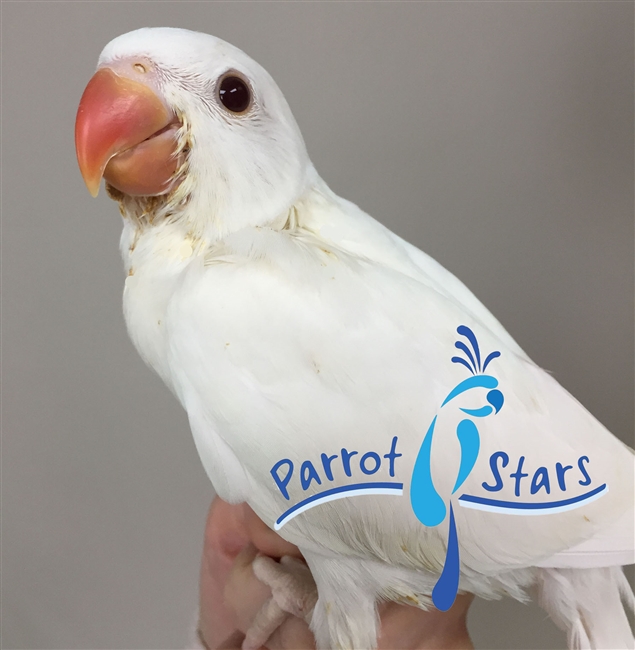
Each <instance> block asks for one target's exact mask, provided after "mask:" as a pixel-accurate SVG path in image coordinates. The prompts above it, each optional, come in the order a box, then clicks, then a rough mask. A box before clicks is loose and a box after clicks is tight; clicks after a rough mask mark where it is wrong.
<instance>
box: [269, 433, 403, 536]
mask: <svg viewBox="0 0 635 650" xmlns="http://www.w3.org/2000/svg"><path fill="white" fill-rule="evenodd" d="M397 442H398V438H397V436H394V437H393V439H392V441H391V443H390V449H389V450H388V453H385V454H381V453H377V452H374V451H368V452H366V453H365V454H363V455H361V456H360V452H359V451H357V450H350V451H349V450H348V449H347V448H346V447H342V449H340V453H339V454H333V455H332V456H329V455H328V454H325V453H323V454H320V462H319V463H313V462H311V461H310V460H305V461H304V462H303V463H302V465H301V466H300V472H299V477H298V478H296V479H295V481H294V483H295V484H296V486H297V483H298V482H299V484H300V487H301V489H302V491H303V492H306V491H307V490H308V489H309V488H310V487H311V485H312V484H313V483H315V484H316V485H328V484H331V485H333V484H334V483H336V480H335V478H334V476H333V471H334V469H335V470H337V471H338V473H339V475H341V474H342V473H344V475H345V476H347V477H349V478H353V477H356V478H362V479H363V480H362V481H360V482H357V483H351V484H349V485H340V486H337V485H335V486H334V487H331V488H327V489H326V490H322V491H320V492H317V493H316V494H312V495H311V496H308V497H306V499H302V500H301V501H299V502H298V503H296V504H295V505H293V506H291V507H290V508H288V509H287V510H285V511H284V512H283V513H282V514H281V515H280V516H279V517H278V518H277V519H276V521H275V523H274V525H273V528H274V530H280V529H281V528H282V527H283V526H284V525H285V524H286V523H287V522H289V521H291V519H293V518H294V517H297V516H298V515H299V514H301V513H303V512H306V511H307V510H310V509H311V508H315V507H316V506H319V505H320V504H322V503H326V502H328V501H335V500H336V499H344V498H345V497H354V496H359V495H361V494H392V495H397V496H402V495H403V483H397V482H396V481H395V482H393V481H373V480H369V479H368V478H367V477H369V476H372V475H373V474H376V473H377V472H378V471H379V470H380V468H381V467H382V466H383V464H386V465H387V466H388V474H389V476H390V477H391V478H393V477H394V476H395V461H396V459H397V458H400V457H401V456H402V455H403V454H400V453H398V452H397ZM354 456H357V458H355V460H352V459H353V457H354ZM270 471H271V476H272V477H273V480H274V482H275V484H276V487H277V488H278V490H280V493H281V494H282V496H283V497H284V498H285V499H286V500H287V501H290V500H291V497H290V496H289V491H288V486H289V484H290V483H291V481H292V479H293V477H294V471H295V467H294V465H293V462H292V461H291V460H290V459H289V458H283V459H282V460H279V461H278V462H277V463H276V464H275V465H274V466H273V467H272V468H271V470H270Z"/></svg>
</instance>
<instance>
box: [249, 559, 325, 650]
mask: <svg viewBox="0 0 635 650" xmlns="http://www.w3.org/2000/svg"><path fill="white" fill-rule="evenodd" d="M252 567H253V571H254V574H255V576H256V577H257V578H258V580H260V581H261V582H263V583H264V584H266V585H267V586H268V587H269V588H270V589H271V598H270V599H269V600H268V601H267V602H266V603H265V604H264V605H263V606H262V608H261V609H260V611H259V612H258V614H257V615H256V617H255V618H254V620H253V622H252V624H251V626H250V628H249V630H247V634H246V636H245V640H244V641H243V645H242V648H243V650H256V649H257V648H260V647H261V646H263V645H264V644H265V643H266V642H267V640H268V639H269V637H270V636H271V635H272V634H273V633H274V632H275V630H276V629H277V628H278V627H280V625H282V623H284V621H285V620H286V619H287V618H288V617H289V616H297V617H298V618H301V619H302V620H304V621H306V622H307V623H309V622H310V620H311V614H312V612H313V608H314V607H315V603H316V602H317V598H318V593H317V587H316V586H315V581H314V580H313V576H312V575H311V571H310V570H309V567H308V566H307V565H306V564H305V563H304V562H302V560H299V559H298V558H294V557H291V556H288V555H285V556H284V557H282V558H281V559H280V562H276V561H275V560H273V559H272V558H270V557H266V556H264V555H260V556H258V557H257V558H256V559H255V560H254V561H253V564H252Z"/></svg>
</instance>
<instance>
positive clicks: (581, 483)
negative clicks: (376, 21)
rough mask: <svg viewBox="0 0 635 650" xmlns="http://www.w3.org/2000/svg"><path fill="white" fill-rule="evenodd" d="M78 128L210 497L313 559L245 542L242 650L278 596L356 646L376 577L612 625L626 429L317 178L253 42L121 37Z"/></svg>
mask: <svg viewBox="0 0 635 650" xmlns="http://www.w3.org/2000/svg"><path fill="white" fill-rule="evenodd" d="M76 146H77V155H78V160H79V165H80V169H81V172H82V174H83V177H84V180H85V182H86V184H87V186H88V188H89V190H90V191H91V193H92V194H93V195H96V194H97V192H98V189H99V185H100V181H101V178H102V176H103V177H104V178H105V180H106V188H107V191H108V194H109V195H110V196H111V197H112V198H113V199H114V200H116V201H117V202H118V203H119V209H120V212H121V214H122V216H123V234H122V237H121V253H122V255H123V260H124V264H125V269H126V271H127V278H126V282H125V289H124V313H125V319H126V323H127V326H128V331H129V333H130V337H131V338H132V341H133V342H134V344H135V346H136V348H137V350H138V351H139V354H140V355H141V356H142V357H143V359H144V360H145V361H146V362H147V363H148V365H150V366H151V367H152V368H153V369H154V370H155V371H156V372H157V373H158V374H159V375H160V376H161V377H162V379H163V380H164V381H165V383H166V384H167V385H168V387H169V388H170V389H171V391H172V392H173V393H174V394H175V395H176V397H177V398H178V399H179V400H180V402H181V404H182V405H183V407H184V408H185V410H186V411H187V413H188V416H189V422H190V425H191V429H192V434H193V436H194V441H195V443H196V446H197V449H198V452H199V454H200V457H201V460H202V463H203V465H204V467H205V470H206V471H207V473H208V475H209V477H210V479H211V481H212V483H213V485H214V488H215V490H216V492H217V493H218V495H219V496H220V497H222V498H223V499H225V500H226V501H229V502H230V503H241V502H246V503H248V504H249V506H251V508H253V510H254V511H255V512H256V513H257V514H258V516H259V517H260V518H261V519H262V520H264V522H266V523H267V524H268V525H269V526H271V527H272V528H274V529H275V530H277V531H278V532H279V534H280V535H282V537H283V538H285V539H286V540H288V541H289V542H292V543H293V544H296V545H297V546H298V547H299V548H300V550H301V551H302V553H303V555H304V557H305V559H306V562H307V565H308V569H310V574H309V573H308V569H305V572H303V571H302V570H301V569H299V567H298V566H297V565H295V564H294V563H293V562H287V561H284V559H283V561H282V562H281V563H276V562H274V561H273V560H271V559H270V558H266V557H261V558H257V560H256V561H255V565H254V570H255V572H256V574H257V575H258V576H259V577H260V578H261V579H262V580H263V581H265V582H268V584H270V585H272V586H273V587H274V589H273V596H272V600H271V601H270V602H269V603H268V605H267V609H266V611H263V612H262V616H259V617H257V625H256V627H255V629H253V630H251V631H250V632H249V633H248V635H247V638H246V640H245V646H244V647H245V648H255V647H258V646H259V645H260V644H263V643H265V642H266V640H267V637H268V635H269V634H270V633H271V632H272V631H273V630H274V629H275V627H276V626H277V625H278V624H279V623H280V621H281V620H282V619H283V618H284V616H287V615H288V614H287V612H291V613H293V614H297V615H305V616H306V618H307V620H309V621H310V625H311V629H312V631H313V633H314V635H315V638H316V642H317V646H318V647H319V648H375V647H376V645H377V634H378V618H377V609H376V605H377V603H378V602H379V601H381V600H391V601H397V602H403V603H408V604H411V605H416V606H419V607H421V608H424V609H425V608H431V607H437V608H438V609H441V610H447V609H448V608H449V607H450V606H451V605H452V602H453V601H454V598H455V596H456V594H457V593H458V592H468V593H473V594H476V595H478V596H481V597H483V598H499V597H501V596H503V595H507V596H511V597H513V598H517V599H520V600H523V599H525V598H526V592H527V589H529V588H530V587H534V588H535V589H536V591H537V593H538V597H539V600H540V602H541V604H542V606H543V607H544V608H545V609H546V611H547V612H548V613H549V614H550V615H551V617H552V618H553V619H554V621H555V622H556V623H557V624H558V625H560V626H561V627H562V628H564V629H566V630H567V632H568V638H569V645H570V647H571V648H582V647H584V648H611V649H615V648H628V647H633V636H632V632H631V630H630V627H629V624H628V620H627V616H626V612H625V608H624V606H623V604H622V601H625V602H626V603H627V606H628V607H632V603H633V594H632V591H631V590H630V587H629V585H628V583H627V581H626V579H625V577H624V575H623V573H622V570H621V566H622V565H624V564H628V563H631V562H633V467H634V463H633V452H632V450H630V449H629V448H628V447H626V446H625V445H624V444H623V443H621V442H620V441H619V440H618V439H617V438H615V437H614V436H613V435H612V434H611V433H609V431H607V430H606V429H605V428H604V427H603V426H602V424H600V423H599V422H598V421H597V420H596V419H595V418H594V417H593V416H592V415H591V414H590V413H589V412H588V411H587V410H585V408H584V407H583V406H582V405H581V404H579V403H578V402H577V401H576V400H575V399H574V398H573V397H572V396H571V395H570V394H569V393H568V392H567V391H566V390H565V389H564V388H562V387H561V386H560V385H559V384H558V383H557V382H556V381H555V380H554V379H553V378H552V377H551V376H550V375H549V374H547V373H546V372H545V371H543V370H541V369H540V368H539V367H538V366H536V365H535V364H534V363H533V362H532V361H531V360H530V359H529V358H528V357H527V355H526V354H525V353H524V352H523V350H522V349H521V348H520V347H519V346H518V344H517V343H516V342H515V341H514V340H513V339H512V337H511V336H510V335H509V334H508V333H507V332H506V331H505V330H504V329H503V327H502V326H501V325H500V323H499V322H498V321H497V320H496V319H495V318H494V316H492V314H490V313H489V311H488V310H487V309H486V308H485V307H484V306H483V305H482V304H481V303H480V302H479V301H478V300H477V299H476V298H475V297H474V295H473V294H472V293H471V292H470V291H469V290H468V289H467V288H466V287H465V285H463V284H462V283H461V282H460V281H459V280H458V279H457V278H455V277H454V276H453V275H452V274H451V273H449V272H448V271H446V270H445V269H444V268H442V267H441V266H440V265H439V264H437V263H436V262H435V261H434V260H433V259H431V258H430V257H428V256H427V255H426V254H425V253H423V252H421V251H420V250H418V249H417V248H415V247H414V246H411V245H410V244H408V243H407V242H405V241H403V240H402V239H400V238H399V237H397V236H396V235H395V234H393V233H392V232H391V231H390V230H388V229H387V228H385V227H384V226H382V225H381V224H380V223H378V222H377V221H375V220H374V219H373V218H372V217H370V216H369V215H367V214H365V213H364V212H363V211H362V210H360V209H359V208H358V207H357V206H355V205H354V204H352V203H350V202H349V201H346V200H345V199H342V198H340V197H338V196H336V195H335V194H334V193H333V192H332V191H331V190H330V189H329V188H328V187H327V185H326V184H325V183H324V181H323V180H322V179H321V178H320V177H319V175H318V174H317V172H316V170H315V168H314V167H313V165H312V164H311V161H310V160H309V157H308V154H307V152H306V149H305V144H304V142H303V139H302V135H301V134H300V131H299V130H298V126H297V125H296V122H295V120H294V118H293V116H292V114H291V111H290V109H289V106H288V105H287V102H286V101H285V98H284V97H283V95H282V93H281V92H280V90H279V88H278V87H277V86H276V84H275V82H274V81H273V80H272V78H271V77H270V76H269V75H268V74H267V72H265V70H263V68H262V67H261V66H260V65H258V64H257V63H256V62H255V61H253V60H252V59H250V58H249V57H248V56H247V55H246V54H244V53H243V52H242V51H240V50H238V49H236V48H235V47H232V46H231V45H229V44H228V43H225V42H224V41H222V40H220V39H218V38H215V37H213V36H209V35H207V34H201V33H196V32H191V31H186V30H181V29H168V28H160V29H158V28H157V29H140V30H137V31H133V32H130V33H128V34H124V35H123V36H120V37H118V38H116V39H114V40H113V41H111V42H110V43H109V44H108V45H107V46H106V47H105V49H104V50H103V52H102V54H101V56H100V58H99V63H98V66H97V72H96V73H95V75H94V77H93V78H92V79H91V80H90V82H89V83H88V86H87V87H86V90H85V92H84V94H83V96H82V99H81V102H80V106H79V110H78V114H77V122H76ZM280 574H288V576H289V580H287V581H286V582H285V581H282V582H284V583H285V584H286V586H285V587H280V580H278V578H279V577H280ZM307 575H308V578H309V579H308V580H307ZM311 575H312V578H313V580H314V581H315V582H313V580H311V579H310V577H311ZM316 589H317V591H316V592H315V590H316ZM312 593H315V597H314V596H313V595H312Z"/></svg>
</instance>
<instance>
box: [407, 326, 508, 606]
mask: <svg viewBox="0 0 635 650" xmlns="http://www.w3.org/2000/svg"><path fill="white" fill-rule="evenodd" d="M457 332H458V334H459V335H461V336H462V337H464V338H465V339H466V340H467V342H468V343H469V344H470V347H468V345H466V343H465V342H464V341H462V340H459V341H457V342H456V343H455V347H456V348H457V349H458V350H460V351H461V352H462V353H463V354H464V356H456V357H452V359H451V361H452V363H457V364H461V365H463V366H465V367H466V368H467V369H468V370H469V371H470V373H471V377H468V378H467V379H465V380H463V381H462V382H460V383H459V384H458V385H457V386H455V387H454V388H453V389H452V390H451V391H450V393H449V394H448V396H447V397H446V398H445V400H444V401H443V403H442V404H441V408H443V407H444V406H446V405H447V404H449V403H450V402H451V401H452V400H454V399H455V398H456V397H458V396H459V395H462V394H463V393H465V392H467V391H470V390H473V389H475V388H487V389H489V392H488V393H487V395H486V399H487V402H488V403H487V404H485V405H484V406H482V407H481V408H476V409H468V408H461V409H460V410H461V411H463V412H464V413H465V414H466V415H467V416H469V418H467V417H466V418H464V419H463V420H461V421H460V422H459V424H458V425H457V427H456V436H457V438H458V441H459V444H460V448H461V459H460V464H459V469H458V473H457V476H456V480H455V482H454V487H453V489H452V493H451V494H452V495H454V494H455V493H456V491H457V490H458V489H459V488H460V487H461V486H462V485H463V483H464V482H465V480H466V479H467V477H468V476H469V475H470V472H471V471H472V469H473V468H474V465H475V463H476V459H477V458H478V453H479V449H480V435H479V431H478V427H477V426H476V424H475V423H474V420H473V419H472V418H485V417H488V416H490V415H492V414H494V415H495V414H496V413H498V412H499V411H500V410H501V408H502V406H503V403H504V401H505V399H504V397H503V393H501V391H500V390H498V380H497V379H496V378H495V377H493V376H492V375H489V374H485V371H486V370H487V367H488V366H489V364H490V362H491V361H492V360H493V359H496V358H497V357H500V355H501V353H500V352H499V351H498V350H495V351H494V352H491V353H490V354H489V355H487V357H486V358H485V360H484V361H483V362H482V363H481V351H480V348H479V345H478V341H477V339H476V336H475V335H474V332H473V331H472V330H471V329H470V328H469V327H467V326H466V325H460V326H459V327H458V328H457ZM470 348H471V349H470ZM436 423H437V416H435V417H434V419H433V420H432V422H431V424H430V426H429V428H428V431H427V433H426V435H425V437H424V439H423V442H422V444H421V448H420V449H419V453H418V455H417V459H416V461H415V465H414V469H413V472H412V480H411V484H410V502H411V505H412V509H413V511H414V513H415V515H416V516H417V519H419V521H420V522H421V523H422V524H423V525H424V526H430V527H434V526H439V525H440V524H441V523H443V522H444V521H445V519H446V517H447V515H448V508H447V506H446V503H445V501H444V500H443V498H442V497H441V495H440V494H439V493H438V492H437V490H436V488H435V487H434V483H433V481H432V472H431V463H430V459H431V450H432V439H433V435H434V429H435V425H436ZM449 508H450V512H449V531H448V546H447V552H446V558H445V563H444V565H443V570H442V572H441V576H440V577H439V579H438V581H437V583H436V585H435V587H434V589H433V591H432V602H433V603H434V605H435V607H436V608H437V609H439V610H441V611H447V610H448V609H450V607H451V606H452V604H453V603H454V600H455V599H456V595H457V593H458V588H459V573H460V558H459V545H458V537H457V533H456V523H455V521H454V510H453V508H452V501H451V497H450V504H449Z"/></svg>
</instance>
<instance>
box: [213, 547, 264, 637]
mask: <svg viewBox="0 0 635 650" xmlns="http://www.w3.org/2000/svg"><path fill="white" fill-rule="evenodd" d="M257 553H258V551H257V549H256V547H255V546H253V545H249V546H247V547H246V548H244V549H243V550H242V551H241V552H240V553H239V554H238V555H237V556H236V559H235V560H234V564H233V566H232V569H231V572H230V574H229V576H228V579H227V582H226V584H225V590H224V599H225V603H226V605H227V606H228V607H230V608H231V610H232V611H233V613H234V616H235V621H236V627H237V628H238V629H239V630H241V631H242V632H243V633H244V632H246V631H247V630H248V629H249V626H250V624H251V621H252V620H253V619H254V618H255V616H256V614H258V612H259V611H260V609H261V608H262V606H263V605H264V604H265V602H266V601H267V600H268V599H269V598H271V590H270V589H269V587H267V585H264V584H263V583H262V582H260V580H258V578H256V576H255V575H254V572H253V569H252V562H253V561H254V558H255V557H256V555H257Z"/></svg>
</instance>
